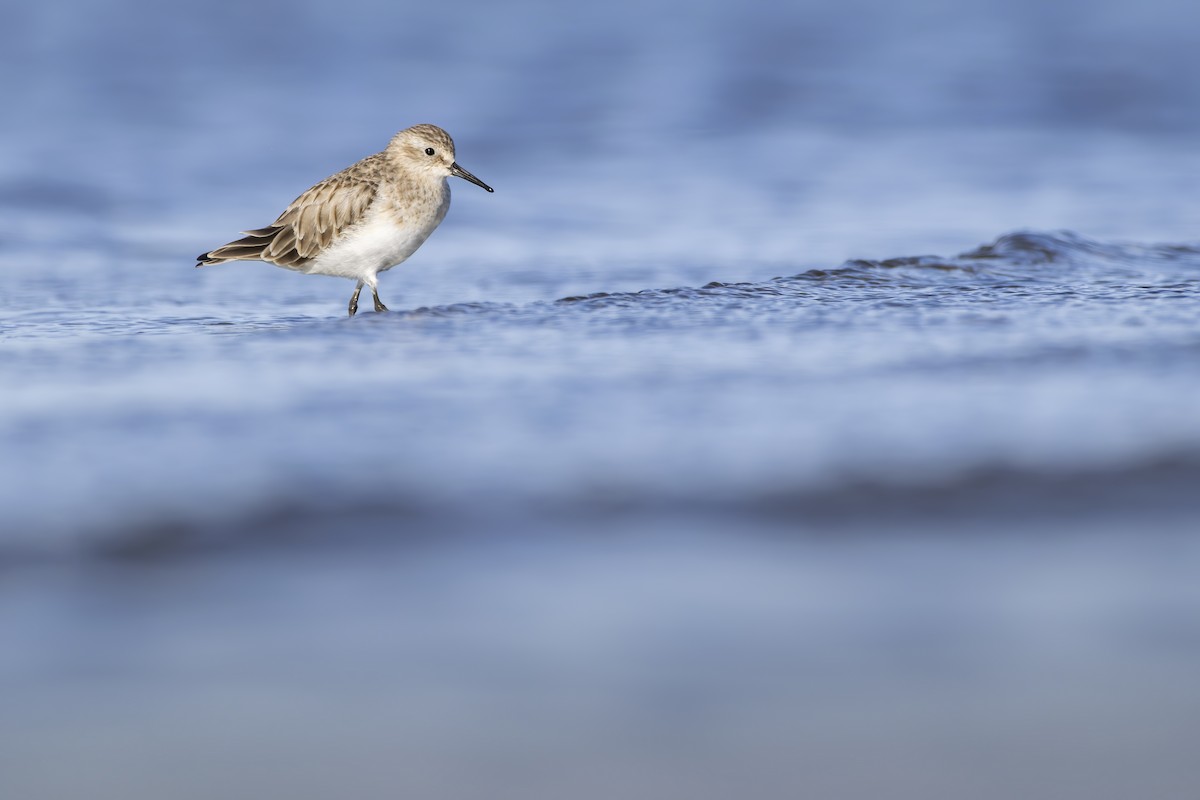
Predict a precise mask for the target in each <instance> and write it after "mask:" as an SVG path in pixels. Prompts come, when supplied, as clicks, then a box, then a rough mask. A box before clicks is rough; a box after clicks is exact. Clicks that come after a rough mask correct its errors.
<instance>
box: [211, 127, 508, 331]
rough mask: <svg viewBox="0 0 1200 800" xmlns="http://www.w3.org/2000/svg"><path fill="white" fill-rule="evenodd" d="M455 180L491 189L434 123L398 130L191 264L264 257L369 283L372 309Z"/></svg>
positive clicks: (433, 223)
mask: <svg viewBox="0 0 1200 800" xmlns="http://www.w3.org/2000/svg"><path fill="white" fill-rule="evenodd" d="M450 175H456V176H458V177H460V178H465V179H466V180H468V181H470V182H471V183H474V184H475V185H477V186H482V187H483V188H484V189H487V190H488V191H489V192H490V191H493V190H492V187H490V186H488V185H487V184H486V183H484V182H483V181H481V180H479V178H476V177H475V176H474V175H472V174H471V173H469V172H467V171H466V170H465V169H463V168H462V167H460V166H459V165H458V164H457V163H455V161H454V140H453V139H451V138H450V134H448V133H446V132H445V131H444V130H442V129H441V128H439V127H437V126H436V125H414V126H412V127H411V128H407V129H405V130H402V131H400V132H399V133H397V134H396V135H395V136H393V137H392V140H391V141H390V142H388V146H387V149H385V150H384V151H383V152H382V153H376V154H375V155H372V156H367V157H366V158H364V159H363V160H362V161H359V162H358V163H357V164H352V165H351V166H349V167H346V168H345V169H344V170H342V171H341V172H339V173H337V174H336V175H331V176H330V177H328V178H326V179H325V180H323V181H321V182H320V183H318V184H317V185H316V186H314V187H312V188H311V189H309V190H308V191H306V192H305V193H304V194H302V195H300V196H299V197H297V198H296V199H295V200H293V201H292V204H291V205H289V206H288V207H287V210H285V211H284V212H283V213H282V214H280V215H279V218H278V219H277V220H275V221H274V222H272V223H271V224H270V225H268V226H267V227H265V228H259V229H257V230H252V231H243V233H245V234H246V235H245V237H244V238H241V239H238V240H237V241H235V242H230V243H229V244H227V245H224V246H222V247H218V248H217V249H216V250H212V251H210V252H208V253H204V254H203V255H201V256H199V257H198V258H197V261H199V262H200V263H198V264H196V266H197V267H202V266H205V265H207V264H222V263H224V262H226V261H266V262H268V263H271V264H275V265H277V266H280V267H285V268H287V269H294V270H296V271H297V272H304V273H307V274H310V275H336V276H338V277H342V278H351V279H352V280H355V281H357V282H358V285H357V286H355V287H354V294H353V295H351V296H350V316H354V313H355V312H356V311H358V293H359V292H361V291H362V287H363V285H364V284H365V285H367V286H370V287H371V294H372V295H374V296H375V310H376V311H387V306H385V305H384V304H383V301H381V300H380V299H379V287H378V277H379V273H381V272H385V271H387V270H389V269H391V268H392V267H394V266H396V265H397V264H399V263H401V262H402V261H404V260H405V259H407V258H408V257H409V256H411V255H412V254H413V253H414V252H416V250H417V248H418V247H420V246H421V244H422V243H423V242H424V241H425V240H426V239H428V238H429V234H431V233H433V229H434V228H436V227H437V226H438V224H439V223H441V221H442V220H443V219H444V218H445V216H446V210H447V209H449V208H450V186H449V185H448V184H447V182H446V178H447V177H448V176H450Z"/></svg>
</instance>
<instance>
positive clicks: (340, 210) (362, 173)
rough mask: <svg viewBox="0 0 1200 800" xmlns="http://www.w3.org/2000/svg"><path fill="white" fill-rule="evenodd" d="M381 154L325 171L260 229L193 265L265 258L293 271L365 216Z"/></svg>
mask: <svg viewBox="0 0 1200 800" xmlns="http://www.w3.org/2000/svg"><path fill="white" fill-rule="evenodd" d="M381 158H382V154H377V155H374V156H370V157H369V158H365V159H363V160H362V161H360V162H358V163H357V164H355V165H353V166H351V167H348V168H346V169H344V170H342V171H341V172H339V173H337V174H336V175H331V176H330V177H328V178H326V179H325V180H323V181H321V182H320V183H318V184H317V185H316V186H314V187H312V188H311V189H309V190H308V191H306V192H305V193H304V194H302V195H300V196H299V197H297V198H296V199H295V200H293V201H292V204H291V205H289V206H288V207H287V209H286V210H285V211H284V212H283V213H282V214H280V215H279V218H278V219H276V220H275V221H274V222H272V223H271V224H270V225H268V226H267V227H265V228H258V229H256V230H252V231H243V233H245V234H246V235H245V236H244V237H243V238H241V239H238V240H237V241H234V242H230V243H229V244H227V245H223V246H221V247H218V248H217V249H216V250H213V251H211V252H208V253H204V254H203V255H201V256H200V257H199V258H198V259H197V261H199V262H200V263H199V264H197V266H201V265H205V264H220V263H223V262H225V261H254V260H259V261H269V262H271V263H272V264H278V265H279V266H281V267H290V268H292V269H297V268H299V267H300V266H302V265H303V264H304V262H306V261H308V260H310V259H312V258H316V256H317V255H318V254H319V253H320V252H321V251H322V250H324V249H325V248H326V247H328V246H329V243H330V242H332V241H333V240H334V239H336V238H337V236H338V235H339V234H340V233H342V232H343V231H345V230H346V229H347V228H349V227H351V226H352V225H354V224H355V223H356V222H358V221H359V220H360V219H362V218H363V216H364V215H365V214H366V212H367V209H368V208H370V206H371V203H372V202H374V200H375V196H376V193H377V190H378V188H379V177H378V176H379V166H380V165H379V163H378V161H379V160H380V159H381Z"/></svg>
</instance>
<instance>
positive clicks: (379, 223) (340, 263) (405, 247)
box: [303, 181, 450, 282]
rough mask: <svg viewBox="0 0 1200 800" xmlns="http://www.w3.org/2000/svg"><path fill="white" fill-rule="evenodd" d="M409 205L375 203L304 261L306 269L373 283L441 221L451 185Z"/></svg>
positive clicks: (413, 250) (412, 251)
mask: <svg viewBox="0 0 1200 800" xmlns="http://www.w3.org/2000/svg"><path fill="white" fill-rule="evenodd" d="M444 183H445V181H443V184H444ZM439 200H440V202H438V201H439ZM406 205H407V207H401V208H397V207H396V206H395V205H393V204H392V203H386V202H377V203H375V204H374V205H373V206H372V210H371V211H370V212H368V215H367V218H366V219H364V220H363V221H362V222H360V223H359V224H357V225H355V226H354V227H352V228H351V229H349V230H348V231H346V233H344V234H343V235H342V236H340V237H338V238H337V239H335V240H334V241H333V242H332V243H331V244H330V245H329V247H328V248H326V249H325V251H324V252H322V253H321V254H320V255H319V256H317V257H316V258H314V259H313V260H312V261H309V262H308V263H307V264H305V265H304V267H303V270H304V272H306V273H308V274H311V275H335V276H337V277H341V278H351V279H353V280H364V279H366V280H368V282H370V281H369V279H371V278H374V276H375V275H377V274H378V273H380V272H383V271H384V270H388V269H391V268H392V267H394V266H396V265H397V264H399V263H401V262H402V261H404V260H405V259H406V258H408V257H409V256H411V255H412V254H413V253H415V252H416V250H417V248H418V247H420V246H421V245H422V244H423V243H424V242H425V240H426V239H428V238H429V234H431V233H433V231H434V229H435V228H437V226H438V225H439V224H441V222H442V220H443V219H445V217H446V211H447V210H448V209H449V208H450V190H449V187H446V189H445V191H444V192H442V193H441V197H440V198H437V199H436V200H434V202H428V203H414V204H406Z"/></svg>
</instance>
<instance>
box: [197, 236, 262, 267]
mask: <svg viewBox="0 0 1200 800" xmlns="http://www.w3.org/2000/svg"><path fill="white" fill-rule="evenodd" d="M279 231H280V229H279V228H276V227H268V228H258V229H257V230H253V231H242V233H244V234H246V235H245V236H243V237H242V238H241V239H238V240H237V241H234V242H230V243H229V244H225V245H221V246H220V247H218V248H217V249H216V250H210V251H209V252H207V253H201V254H200V255H198V256H196V262H197V263H196V266H197V267H207V266H210V265H212V264H224V263H225V262H226V261H258V260H261V259H262V257H263V254H264V252H265V251H266V249H267V248H268V247H270V245H271V242H273V241H275V236H276V235H277V234H278V233H279Z"/></svg>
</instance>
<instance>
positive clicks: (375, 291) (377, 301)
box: [371, 286, 388, 311]
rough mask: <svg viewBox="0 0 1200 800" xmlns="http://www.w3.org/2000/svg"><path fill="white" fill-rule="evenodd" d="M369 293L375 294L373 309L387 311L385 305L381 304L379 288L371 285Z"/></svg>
mask: <svg viewBox="0 0 1200 800" xmlns="http://www.w3.org/2000/svg"><path fill="white" fill-rule="evenodd" d="M371 294H373V295H375V310H376V311H387V310H388V308H387V306H385V305H384V304H383V301H382V300H380V299H379V289H377V288H376V287H374V286H372V287H371Z"/></svg>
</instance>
